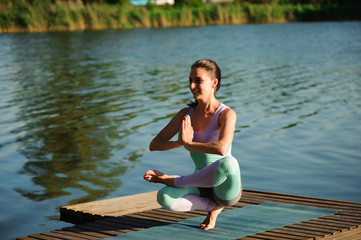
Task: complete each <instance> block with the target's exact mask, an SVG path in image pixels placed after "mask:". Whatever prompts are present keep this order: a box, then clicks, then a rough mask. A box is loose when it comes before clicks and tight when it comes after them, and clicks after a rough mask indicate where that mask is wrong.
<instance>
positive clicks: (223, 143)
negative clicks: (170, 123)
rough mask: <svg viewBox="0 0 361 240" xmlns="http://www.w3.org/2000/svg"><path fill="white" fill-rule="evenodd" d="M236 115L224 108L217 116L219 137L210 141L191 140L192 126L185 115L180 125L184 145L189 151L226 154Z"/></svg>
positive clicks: (230, 141) (231, 137)
mask: <svg viewBox="0 0 361 240" xmlns="http://www.w3.org/2000/svg"><path fill="white" fill-rule="evenodd" d="M236 120H237V115H236V113H235V112H234V111H233V110H232V109H230V108H226V109H224V110H223V111H222V112H221V114H220V116H219V118H218V124H219V137H218V141H215V142H210V143H200V142H193V141H192V140H193V134H194V132H193V128H192V124H191V120H190V117H189V116H188V115H187V116H186V117H185V118H184V120H183V122H182V127H181V134H182V135H181V137H182V141H183V144H184V147H185V148H186V149H187V150H189V151H194V152H204V153H213V154H219V155H222V156H224V155H226V154H227V152H228V150H229V148H230V147H231V145H232V141H233V135H234V129H235V125H236Z"/></svg>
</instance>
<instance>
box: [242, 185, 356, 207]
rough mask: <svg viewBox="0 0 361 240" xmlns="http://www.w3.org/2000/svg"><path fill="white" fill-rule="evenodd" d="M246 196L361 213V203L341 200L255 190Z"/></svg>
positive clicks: (248, 192) (247, 192) (249, 191)
mask: <svg viewBox="0 0 361 240" xmlns="http://www.w3.org/2000/svg"><path fill="white" fill-rule="evenodd" d="M246 194H247V196H248V197H251V198H258V199H264V200H267V201H272V200H273V201H277V202H284V203H294V204H297V205H306V206H315V207H323V208H329V209H337V210H356V211H361V203H350V202H345V201H339V200H329V199H322V198H313V197H304V196H297V195H289V194H281V193H271V192H263V191H254V190H248V191H246Z"/></svg>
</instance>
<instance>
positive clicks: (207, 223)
mask: <svg viewBox="0 0 361 240" xmlns="http://www.w3.org/2000/svg"><path fill="white" fill-rule="evenodd" d="M223 209H224V207H223V206H220V205H217V204H216V205H215V206H214V207H213V209H212V211H210V212H208V215H207V217H206V219H204V221H203V222H202V223H201V225H200V227H199V228H200V229H203V230H211V229H213V228H214V227H215V226H216V220H217V217H218V214H220V213H221V212H222V210H223Z"/></svg>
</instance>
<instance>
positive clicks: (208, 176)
mask: <svg viewBox="0 0 361 240" xmlns="http://www.w3.org/2000/svg"><path fill="white" fill-rule="evenodd" d="M193 160H194V161H197V159H193ZM174 185H175V187H164V188H162V189H161V190H159V192H158V195H157V200H158V203H159V204H160V205H161V206H163V207H164V208H165V209H168V210H172V211H189V210H194V209H201V210H207V211H210V210H212V208H213V207H214V205H215V204H218V205H222V206H231V205H233V204H235V203H236V202H238V200H239V199H240V197H241V194H242V190H241V189H242V185H241V174H240V169H239V165H238V162H237V160H236V159H235V158H234V157H232V156H225V157H221V158H220V159H218V160H216V161H215V162H213V163H211V164H210V165H208V166H206V167H204V168H202V169H200V170H199V171H196V172H194V173H192V174H190V175H187V176H182V177H179V178H176V179H174Z"/></svg>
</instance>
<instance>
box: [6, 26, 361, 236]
mask: <svg viewBox="0 0 361 240" xmlns="http://www.w3.org/2000/svg"><path fill="white" fill-rule="evenodd" d="M360 37H361V28H360V22H349V23H303V24H268V25H241V26H205V27H197V28H167V29H136V30H131V31H115V30H110V31H94V32H72V33H40V34H4V35H0V73H1V74H0V116H1V117H0V192H1V193H2V196H5V197H3V198H0V208H1V209H0V212H1V213H2V214H1V215H0V235H1V236H3V235H4V236H5V238H7V239H8V238H15V237H18V236H20V235H28V234H31V233H35V232H42V231H49V230H54V229H57V228H62V227H63V225H61V224H64V223H59V222H58V220H59V219H58V216H59V213H58V210H57V209H56V208H57V207H58V206H61V205H68V204H74V203H80V202H86V201H91V200H97V199H101V198H110V197H117V196H122V195H128V194H134V193H140V192H146V191H152V190H157V189H159V186H157V185H155V184H153V185H152V184H149V183H146V182H144V180H142V176H143V174H144V171H145V170H147V169H160V170H164V171H165V172H170V173H172V174H173V173H174V174H187V173H189V172H191V171H192V170H193V166H192V161H191V160H190V159H189V155H188V153H187V152H186V151H184V150H183V149H177V150H173V151H166V152H149V151H147V147H148V144H149V141H150V140H151V139H152V138H153V137H154V135H155V134H156V133H157V132H158V131H159V130H160V129H161V128H162V127H163V126H164V125H165V124H166V123H167V121H168V120H169V118H170V117H172V116H173V115H174V114H175V113H176V112H177V111H178V110H179V109H181V108H183V107H185V106H186V103H187V102H188V101H189V100H190V97H191V94H190V93H189V90H188V86H187V85H188V80H187V79H188V73H189V67H190V64H191V63H192V62H193V61H194V60H196V59H199V58H204V57H207V58H211V59H214V60H215V61H216V62H218V63H219V65H220V67H221V69H222V73H223V77H222V87H221V89H220V91H219V92H218V93H217V96H218V98H219V99H220V100H221V101H223V102H224V103H225V104H227V105H229V106H230V107H232V108H233V109H234V110H235V112H236V113H237V116H238V119H237V124H236V134H235V138H234V144H233V148H232V152H233V154H234V156H235V157H236V158H237V159H238V161H239V163H240V166H241V169H242V181H243V183H244V187H245V188H251V189H259V190H266V191H274V192H283V193H289V194H297V195H308V196H315V197H323V198H333V199H340V200H349V201H361V192H360V187H361V186H360V182H361V176H360V174H359V173H360V171H361V168H360V166H361V165H360V155H361V154H360V149H359V143H360V142H361V137H360V136H361V135H360V134H359V131H360V121H361V117H360V116H361V112H360V110H361V104H360V103H361V94H360V92H361V81H360V79H361V70H360V69H361V60H360V53H361V45H360V43H361V39H360ZM13 205H16V206H17V207H16V213H15V212H14V211H15V210H14V208H10V207H8V206H13ZM49 220H51V221H49ZM13 226H16V229H15V228H14V227H13Z"/></svg>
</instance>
